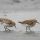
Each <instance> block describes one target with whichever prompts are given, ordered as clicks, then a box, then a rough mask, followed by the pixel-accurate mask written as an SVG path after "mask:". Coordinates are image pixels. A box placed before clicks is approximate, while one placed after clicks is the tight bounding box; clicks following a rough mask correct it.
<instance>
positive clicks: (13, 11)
mask: <svg viewBox="0 0 40 40" xmlns="http://www.w3.org/2000/svg"><path fill="white" fill-rule="evenodd" d="M0 17H7V18H11V19H14V20H15V21H16V23H17V24H16V26H17V29H15V28H14V30H15V31H18V30H21V31H25V26H23V25H21V24H19V23H18V21H22V20H25V19H29V18H36V19H37V20H38V21H39V22H40V0H0ZM11 29H13V28H11ZM0 30H4V29H3V26H2V25H0ZM31 30H33V31H40V25H39V24H37V25H36V26H35V27H33V28H31Z"/></svg>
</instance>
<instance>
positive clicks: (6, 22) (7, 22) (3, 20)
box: [0, 18, 16, 31]
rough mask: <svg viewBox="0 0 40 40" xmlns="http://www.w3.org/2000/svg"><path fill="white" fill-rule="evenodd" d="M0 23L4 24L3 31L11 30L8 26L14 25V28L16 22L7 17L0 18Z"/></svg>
mask: <svg viewBox="0 0 40 40" xmlns="http://www.w3.org/2000/svg"><path fill="white" fill-rule="evenodd" d="M0 23H1V24H4V29H5V31H11V30H10V29H8V27H13V26H14V27H15V28H16V23H15V22H14V21H12V20H10V19H7V18H0Z"/></svg>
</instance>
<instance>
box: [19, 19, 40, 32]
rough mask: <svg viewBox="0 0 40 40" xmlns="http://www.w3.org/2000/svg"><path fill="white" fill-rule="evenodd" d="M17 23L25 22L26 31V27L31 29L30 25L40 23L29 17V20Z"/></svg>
mask: <svg viewBox="0 0 40 40" xmlns="http://www.w3.org/2000/svg"><path fill="white" fill-rule="evenodd" d="M18 23H21V24H25V25H26V31H27V27H28V28H29V30H30V31H31V29H30V27H34V26H35V25H36V23H38V24H40V23H39V22H38V21H37V20H36V19H29V20H25V21H22V22H18Z"/></svg>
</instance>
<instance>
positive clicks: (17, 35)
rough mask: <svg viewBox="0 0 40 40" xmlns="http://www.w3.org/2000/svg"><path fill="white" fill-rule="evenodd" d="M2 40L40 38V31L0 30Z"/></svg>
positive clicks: (33, 39)
mask: <svg viewBox="0 0 40 40" xmlns="http://www.w3.org/2000/svg"><path fill="white" fill-rule="evenodd" d="M0 40H40V33H37V32H15V31H10V32H5V31H2V32H1V31H0Z"/></svg>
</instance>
